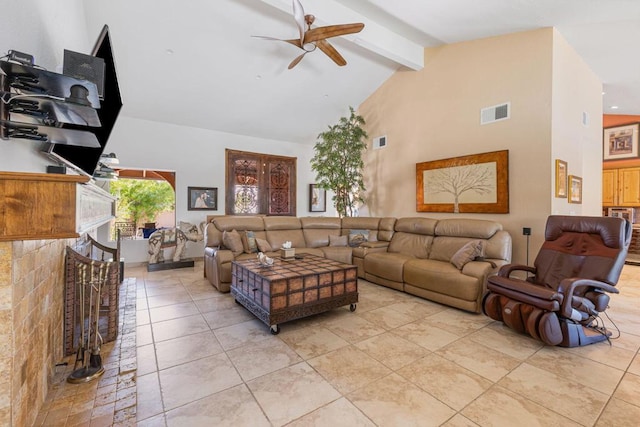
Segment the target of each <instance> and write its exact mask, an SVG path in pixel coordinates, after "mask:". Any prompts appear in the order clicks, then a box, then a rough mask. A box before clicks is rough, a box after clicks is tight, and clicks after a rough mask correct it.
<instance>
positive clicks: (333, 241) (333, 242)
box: [329, 235, 347, 246]
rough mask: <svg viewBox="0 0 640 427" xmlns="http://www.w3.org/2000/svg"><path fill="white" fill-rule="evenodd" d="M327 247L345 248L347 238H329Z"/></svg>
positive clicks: (333, 236) (332, 236) (331, 236)
mask: <svg viewBox="0 0 640 427" xmlns="http://www.w3.org/2000/svg"><path fill="white" fill-rule="evenodd" d="M329 246H347V236H335V235H330V236H329Z"/></svg>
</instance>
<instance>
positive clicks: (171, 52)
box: [164, 49, 173, 55]
mask: <svg viewBox="0 0 640 427" xmlns="http://www.w3.org/2000/svg"><path fill="white" fill-rule="evenodd" d="M164 53H166V54H167V55H173V49H166V50H165V51H164Z"/></svg>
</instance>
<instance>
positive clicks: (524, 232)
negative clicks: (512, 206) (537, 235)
mask: <svg viewBox="0 0 640 427" xmlns="http://www.w3.org/2000/svg"><path fill="white" fill-rule="evenodd" d="M522 235H523V236H531V228H530V227H523V228H522Z"/></svg>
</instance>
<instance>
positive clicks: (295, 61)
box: [287, 52, 308, 70]
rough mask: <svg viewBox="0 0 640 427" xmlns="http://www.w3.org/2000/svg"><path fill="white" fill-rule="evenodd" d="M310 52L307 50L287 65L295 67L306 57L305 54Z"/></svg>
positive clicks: (289, 67) (290, 67)
mask: <svg viewBox="0 0 640 427" xmlns="http://www.w3.org/2000/svg"><path fill="white" fill-rule="evenodd" d="M307 53H308V52H305V53H303V54H301V55H299V56H298V57H296V59H294V60H293V61H291V64H289V66H288V67H287V68H288V69H289V70H290V69H292V68H293V67H295V66H296V65H298V63H299V62H300V61H302V58H304V56H305V55H306V54H307Z"/></svg>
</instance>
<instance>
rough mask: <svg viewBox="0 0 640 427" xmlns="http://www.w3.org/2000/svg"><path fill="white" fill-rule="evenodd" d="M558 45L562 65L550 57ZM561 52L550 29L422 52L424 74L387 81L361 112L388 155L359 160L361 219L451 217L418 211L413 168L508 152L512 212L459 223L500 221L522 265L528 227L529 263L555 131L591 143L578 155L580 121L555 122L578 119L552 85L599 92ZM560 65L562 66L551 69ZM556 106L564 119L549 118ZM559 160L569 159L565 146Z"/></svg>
mask: <svg viewBox="0 0 640 427" xmlns="http://www.w3.org/2000/svg"><path fill="white" fill-rule="evenodd" d="M556 45H558V46H559V48H558V50H557V52H558V55H559V56H561V58H556V55H554V47H555V46H556ZM568 50H570V48H569V47H568V45H566V42H564V43H563V41H562V40H561V36H560V35H559V34H558V33H557V32H556V31H555V30H553V29H551V28H548V29H541V30H536V31H529V32H523V33H516V34H510V35H506V36H500V37H492V38H487V39H482V40H475V41H470V42H464V43H457V44H452V45H447V46H443V47H439V48H432V49H427V50H426V51H425V67H424V69H423V70H421V71H408V70H403V71H398V72H397V73H396V74H394V75H393V76H392V77H391V78H390V79H389V80H388V81H386V82H385V83H384V84H383V85H382V86H381V87H380V88H379V89H378V90H377V91H376V92H375V93H373V94H372V95H371V96H370V97H369V98H368V99H367V100H366V101H365V102H363V103H362V104H361V105H360V107H359V113H360V114H361V115H362V116H363V117H364V118H365V120H366V121H367V125H366V130H367V132H368V134H369V137H370V139H372V138H374V137H377V136H380V135H386V136H387V147H386V148H383V149H379V150H372V149H369V150H367V153H366V154H365V180H366V186H367V189H368V192H367V199H368V200H367V206H366V207H364V208H363V209H362V210H361V214H362V215H372V216H398V217H400V216H427V217H432V218H442V217H451V216H452V215H453V214H452V213H449V214H438V213H417V212H416V194H415V187H416V178H415V165H416V163H418V162H425V161H431V160H438V159H446V158H450V157H456V156H462V155H468V154H477V153H484V152H490V151H497V150H509V196H510V213H509V214H459V215H460V216H461V217H474V218H484V219H492V220H496V221H499V222H501V223H502V224H503V225H504V227H505V229H506V230H507V231H509V232H510V233H511V235H512V237H513V241H514V252H513V260H514V261H517V262H522V263H524V262H525V261H526V238H525V237H524V236H522V227H531V228H532V231H533V234H532V236H531V244H530V253H531V255H530V259H529V261H530V262H532V261H533V257H534V256H535V253H537V250H538V248H539V246H540V244H541V243H542V240H543V232H544V224H545V221H546V218H547V216H548V215H549V214H551V213H552V211H553V210H554V208H555V205H554V203H555V202H554V200H553V199H554V197H553V193H552V192H553V191H554V180H553V174H554V170H555V168H554V158H553V155H555V152H556V148H555V147H554V146H553V142H554V138H553V132H554V127H553V126H555V127H556V128H557V129H561V130H562V134H563V135H564V134H567V133H568V134H572V133H575V131H576V128H577V127H578V126H579V127H580V133H579V135H580V138H579V139H580V141H581V143H584V140H588V144H585V145H584V146H585V147H587V146H588V147H591V143H592V141H591V140H590V138H591V136H590V135H588V134H587V132H584V133H583V132H582V130H583V129H582V125H581V122H580V121H579V120H577V121H573V120H572V121H570V122H567V123H564V122H563V121H562V117H563V116H564V115H565V113H564V111H565V110H567V111H573V110H576V109H577V110H578V111H580V112H581V111H583V110H582V108H576V107H575V106H574V105H573V104H574V103H579V104H580V103H582V100H581V99H577V98H575V97H574V98H571V97H570V93H569V92H571V94H572V93H573V91H564V90H560V89H558V88H556V87H555V86H554V85H553V83H552V78H556V77H557V78H562V79H563V80H566V79H569V78H574V77H575V76H574V77H570V76H568V74H577V75H582V74H587V75H588V76H589V77H588V78H584V79H582V78H581V79H580V80H576V82H580V83H582V80H585V81H587V83H588V84H589V87H587V88H581V90H583V91H584V92H594V93H596V94H597V95H598V96H600V86H599V84H598V85H596V84H595V82H592V81H591V80H592V78H593V73H592V72H591V71H590V70H588V69H587V68H586V66H585V65H584V63H583V62H582V61H581V60H580V58H578V57H577V55H575V54H573V53H572V54H568V53H567V51H568ZM563 53H565V54H566V55H563ZM558 63H562V67H559V69H558V70H554V64H558ZM576 84H577V83H576ZM591 86H593V87H591ZM554 90H557V93H554V92H553V91H554ZM556 96H558V97H560V99H555V98H554V97H556ZM584 96H585V97H587V96H586V95H584ZM588 98H589V100H591V98H593V96H589V97H588ZM503 102H510V103H511V118H510V119H509V120H505V121H501V122H496V123H492V124H488V125H484V126H482V125H480V109H481V108H483V107H488V106H493V105H496V104H500V103H503ZM553 105H557V106H558V108H562V111H563V113H559V114H558V115H556V116H554V115H553V114H552V106H553ZM590 108H592V107H591V106H590ZM589 111H590V112H592V114H590V115H591V117H592V118H593V121H592V124H593V126H595V125H597V116H598V114H596V112H595V108H593V109H589ZM600 114H601V112H600ZM554 118H555V120H554ZM579 118H580V119H581V113H580V115H579ZM598 135H599V132H598ZM598 137H599V136H598ZM557 139H558V141H557V144H559V145H564V144H566V143H567V142H566V138H560V137H558V138H557ZM369 147H371V146H369ZM567 150H573V148H567ZM557 152H558V155H560V154H563V155H564V154H565V153H566V151H565V148H562V149H560V148H558V149H557ZM585 157H586V156H585V155H583V158H582V161H581V162H577V163H575V164H576V167H577V166H580V167H581V169H580V173H583V170H584V166H585V164H587V161H586V160H585ZM566 158H567V159H569V156H568V154H567V156H566ZM588 163H589V164H590V163H591V160H590V159H589V162H588ZM570 166H571V165H570ZM576 175H579V173H576ZM583 175H584V173H583ZM589 181H591V178H590V179H589ZM599 193H600V191H599V190H598V194H599ZM565 203H566V200H565ZM574 206H576V205H574ZM567 213H568V212H567ZM576 213H579V212H576Z"/></svg>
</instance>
